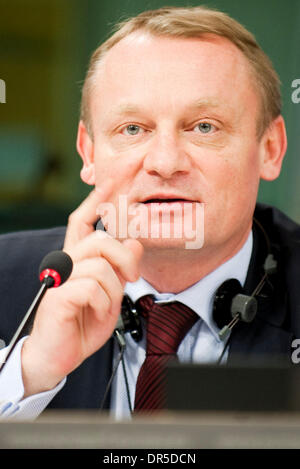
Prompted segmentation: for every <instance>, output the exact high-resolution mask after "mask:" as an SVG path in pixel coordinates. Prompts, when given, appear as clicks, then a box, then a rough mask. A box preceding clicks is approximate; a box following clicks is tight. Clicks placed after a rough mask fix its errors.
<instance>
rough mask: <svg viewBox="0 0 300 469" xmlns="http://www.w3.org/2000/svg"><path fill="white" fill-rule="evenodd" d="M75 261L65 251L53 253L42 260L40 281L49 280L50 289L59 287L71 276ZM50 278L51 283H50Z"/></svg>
mask: <svg viewBox="0 0 300 469" xmlns="http://www.w3.org/2000/svg"><path fill="white" fill-rule="evenodd" d="M72 269H73V261H72V259H71V257H70V256H69V255H68V254H67V253H65V252H64V251H52V252H49V254H47V255H46V256H45V257H44V259H43V260H42V262H41V264H40V268H39V276H40V281H41V282H43V281H44V279H47V284H48V287H49V288H50V287H58V286H59V285H61V284H62V283H64V282H65V281H66V280H68V278H69V277H70V275H71V272H72ZM49 278H50V280H51V281H50V282H48V280H49Z"/></svg>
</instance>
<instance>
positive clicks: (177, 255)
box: [141, 227, 251, 293]
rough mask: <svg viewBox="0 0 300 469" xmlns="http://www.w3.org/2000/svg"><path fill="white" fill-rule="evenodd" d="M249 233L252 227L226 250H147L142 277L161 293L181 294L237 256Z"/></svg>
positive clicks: (205, 247)
mask: <svg viewBox="0 0 300 469" xmlns="http://www.w3.org/2000/svg"><path fill="white" fill-rule="evenodd" d="M250 230H251V227H249V229H248V230H247V231H246V232H245V233H244V235H243V236H242V237H241V238H240V239H239V240H238V241H237V240H236V239H234V240H231V241H230V242H229V243H228V244H227V245H226V246H224V245H222V246H220V247H216V246H203V247H202V248H201V249H199V250H186V249H159V248H157V249H145V252H144V256H143V260H142V263H141V276H142V277H143V278H144V279H145V280H146V281H147V282H148V283H150V284H151V285H152V286H153V287H154V288H155V289H156V290H157V291H158V292H159V293H164V292H165V293H166V292H168V293H179V292H181V291H183V290H185V289H187V288H189V287H190V286H191V285H194V284H195V283H197V282H198V281H199V280H201V279H202V278H204V277H206V276H207V275H208V274H210V273H211V272H213V271H214V270H215V269H217V268H218V267H219V266H221V265H222V264H224V263H225V262H227V261H228V260H229V259H231V258H232V257H233V256H234V255H235V254H237V253H238V252H239V250H240V249H241V248H242V247H243V245H244V244H245V242H246V240H247V238H248V236H249V233H250ZM170 272H171V275H170Z"/></svg>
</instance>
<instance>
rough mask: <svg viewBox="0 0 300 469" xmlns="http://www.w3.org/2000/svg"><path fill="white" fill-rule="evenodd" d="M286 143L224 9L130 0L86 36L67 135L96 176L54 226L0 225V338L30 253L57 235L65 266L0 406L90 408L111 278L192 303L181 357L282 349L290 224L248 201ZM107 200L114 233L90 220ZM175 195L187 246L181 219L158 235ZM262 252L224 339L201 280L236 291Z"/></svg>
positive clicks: (98, 390)
mask: <svg viewBox="0 0 300 469" xmlns="http://www.w3.org/2000/svg"><path fill="white" fill-rule="evenodd" d="M286 145H287V143H286V132H285V125H284V120H283V117H282V116H281V114H280V93H279V80H278V78H277V76H276V73H275V72H274V70H273V68H272V65H271V63H270V61H269V60H268V58H267V57H266V56H265V55H264V53H263V52H262V51H261V50H260V48H259V47H258V46H257V44H256V42H255V39H254V38H253V36H252V35H251V34H250V33H249V32H247V31H246V30H245V29H244V28H243V27H242V26H241V25H239V24H238V23H237V22H235V21H234V20H232V19H230V18H229V17H228V16H227V15H225V14H223V13H220V12H216V11H213V10H210V9H207V8H202V7H199V8H183V9H180V8H164V9H161V10H157V11H153V12H145V13H142V14H141V15H139V16H138V17H136V18H133V19H132V20H130V21H129V22H126V23H125V24H124V25H123V26H122V27H121V28H120V29H119V31H118V32H117V33H115V34H114V35H113V36H112V37H111V38H110V39H108V41H106V43H104V44H103V45H102V46H101V47H100V48H99V49H97V51H96V52H95V53H94V55H93V57H92V60H91V64H90V68H89V71H88V74H87V78H86V81H85V84H84V88H83V98H82V113H81V120H80V123H79V128H78V138H77V149H78V152H79V154H80V156H81V158H82V161H83V168H82V171H81V178H82V180H83V181H84V182H86V183H87V184H90V185H92V186H95V190H93V191H92V192H91V194H90V195H89V197H88V198H87V199H86V200H85V201H84V202H83V204H82V205H81V206H80V207H79V208H78V209H77V210H76V211H75V212H74V213H73V214H72V215H71V217H70V219H69V224H68V228H67V233H66V237H65V239H64V230H62V229H54V230H50V231H49V230H47V231H45V232H36V233H29V234H24V233H23V234H19V235H18V234H14V235H7V236H4V237H3V238H2V240H1V250H2V252H3V253H4V252H5V256H6V258H7V259H8V261H7V262H6V263H5V265H4V266H3V273H4V272H5V276H4V274H2V278H4V280H3V282H2V288H3V293H2V295H1V297H2V299H3V307H2V311H3V312H2V319H1V334H2V337H3V338H4V340H5V341H6V342H7V341H8V340H9V338H10V337H11V335H12V333H13V331H14V330H15V328H16V327H17V324H18V322H20V319H21V317H22V312H23V311H24V310H25V305H28V304H29V303H30V301H31V298H32V297H33V294H34V291H35V290H34V289H35V288H37V285H36V284H33V283H32V285H31V286H28V282H30V277H33V276H35V275H36V270H37V268H38V265H39V262H40V260H41V259H42V257H43V255H44V254H46V253H47V252H48V251H50V250H52V249H58V248H62V247H63V249H64V250H65V251H66V252H67V253H68V254H69V255H70V256H71V258H72V259H73V262H74V268H73V272H72V275H71V278H70V279H69V280H68V281H67V282H66V283H65V284H64V285H62V286H61V287H59V288H58V289H57V290H55V289H54V290H50V291H49V292H47V294H46V296H45V298H44V299H43V301H42V303H41V305H40V307H39V308H38V311H37V314H36V318H35V322H34V325H33V328H32V331H31V333H30V335H29V336H28V337H26V338H24V339H23V340H22V341H21V342H20V343H19V345H18V346H17V347H16V349H15V351H14V352H13V354H12V356H11V358H10V359H9V363H7V366H6V367H5V368H4V370H3V373H2V375H1V376H0V384H1V387H2V391H1V393H0V400H2V415H3V417H10V416H15V417H20V418H34V417H35V416H37V415H38V414H39V413H40V412H41V411H42V410H43V409H44V408H45V407H46V406H47V405H49V407H62V408H97V407H98V408H99V406H100V402H101V400H102V399H103V396H104V393H105V389H106V388H107V383H108V380H109V377H110V375H111V372H112V369H111V367H112V363H113V361H115V360H116V356H117V351H118V350H117V346H116V345H115V346H114V347H115V348H114V349H113V344H112V341H111V340H110V338H111V336H112V334H113V331H114V329H115V327H116V323H117V319H118V316H119V314H120V307H121V302H122V298H123V294H124V291H125V292H126V293H127V294H128V295H129V297H130V298H131V300H132V301H133V302H137V300H139V299H140V298H143V297H145V295H149V294H152V295H154V299H155V300H156V301H157V300H160V301H162V302H165V303H168V302H170V301H171V302H173V301H174V300H177V301H179V302H180V303H181V304H183V305H185V306H187V307H188V308H189V309H191V310H193V312H194V313H193V314H196V316H197V319H198V320H197V321H196V322H195V323H194V325H192V327H191V328H190V330H189V331H188V332H187V334H186V335H185V337H184V338H182V341H181V343H180V345H179V348H178V356H179V359H180V360H182V361H190V360H192V361H195V362H216V361H218V360H223V362H225V363H228V364H230V363H231V361H232V360H233V358H234V356H235V355H236V354H239V355H240V354H242V355H246V356H247V358H249V357H251V356H252V355H256V354H284V355H286V356H290V353H291V342H292V339H293V338H294V337H297V335H298V333H299V325H300V323H299V315H300V309H299V308H300V298H299V293H298V289H297V286H296V285H297V279H298V280H299V255H300V253H299V238H300V231H299V227H298V226H297V225H296V224H295V223H293V222H292V221H291V220H289V219H288V218H287V217H285V216H284V215H283V214H281V213H280V212H279V211H277V210H276V209H273V208H271V207H263V206H257V207H256V197H257V191H258V186H259V181H260V178H262V179H265V180H273V179H275V178H277V177H278V175H279V173H280V170H281V165H282V161H283V158H284V154H285V151H286ZM124 200H125V202H126V207H127V208H126V210H125V212H126V213H124V203H123V202H124ZM161 202H164V205H158V204H159V203H161ZM109 203H110V204H112V206H113V207H115V209H116V212H115V215H116V217H115V218H116V220H117V221H118V222H117V223H116V227H115V228H116V234H115V233H114V229H113V228H112V226H111V224H110V223H108V222H107V220H106V222H105V221H104V222H103V223H104V225H105V228H106V232H104V231H103V230H100V231H99V230H96V231H95V224H96V223H97V221H98V218H99V206H102V207H103V205H101V204H109ZM184 206H185V207H188V208H189V213H190V215H191V220H192V222H193V226H194V227H195V226H196V230H198V231H199V230H201V229H204V242H203V245H202V244H201V246H200V247H199V246H198V248H196V249H188V248H187V241H188V239H187V236H186V235H185V233H184V232H182V234H181V236H180V237H178V236H177V237H176V236H173V237H172V236H168V237H164V236H163V235H162V231H160V232H159V233H160V234H159V235H158V236H157V228H163V227H164V225H165V224H167V225H168V226H169V227H170V228H171V231H172V230H173V232H174V231H176V229H177V227H178V224H179V221H180V220H179V218H180V213H179V212H180V210H179V209H180V207H184ZM106 207H108V205H106ZM141 207H143V210H142V211H143V213H144V214H145V213H146V218H144V221H145V220H146V221H149V220H150V221H151V222H152V224H151V227H150V224H149V227H147V229H146V232H145V231H144V232H143V234H142V235H140V236H139V239H134V236H131V237H130V233H129V231H128V232H126V234H125V235H124V234H123V229H120V225H121V221H122V220H123V219H124V217H125V218H127V220H128V225H129V224H130V221H132V220H133V218H134V213H136V212H135V209H137V208H141ZM174 207H175V211H174V210H173V208H174ZM178 207H179V208H178ZM199 207H202V208H203V213H204V221H203V222H202V223H199V217H200V215H201V213H202V212H201V210H198V209H199ZM176 210H177V212H176ZM255 210H256V211H255ZM254 211H255V217H254V218H253V214H254ZM171 212H172V213H171ZM170 213H171V215H170V218H169V220H168V219H167V221H164V220H165V219H164V218H163V215H165V214H170ZM182 213H184V211H181V215H182ZM200 218H201V217H200ZM254 219H255V220H256V221H255V222H254ZM183 221H185V219H184V220H183ZM153 229H154V231H155V233H156V235H155V236H153V235H152V234H153V231H151V230H153ZM125 231H126V230H125ZM114 235H116V236H115V237H114ZM196 236H197V233H196ZM268 254H272V255H274V256H275V258H276V262H277V271H278V272H277V275H276V276H275V280H274V281H273V284H272V286H273V290H272V292H271V293H270V292H269V293H268V294H267V295H266V300H267V301H266V303H267V306H266V305H261V304H260V303H259V310H258V313H257V315H256V317H255V318H254V320H253V321H252V322H251V323H249V324H246V323H243V322H241V321H240V323H239V324H237V325H236V326H235V327H234V329H233V330H232V331H231V335H230V341H229V342H228V346H227V347H225V345H224V342H222V340H220V338H219V335H218V333H219V331H220V327H221V326H220V324H219V325H218V324H217V323H216V319H215V318H214V317H213V314H212V310H213V302H214V297H215V293H216V291H217V289H218V288H219V286H220V285H221V284H222V283H223V282H224V281H226V280H228V279H231V278H235V279H237V280H239V282H240V283H241V285H243V286H244V287H245V292H246V293H247V294H248V295H251V294H252V293H253V292H254V290H255V289H256V287H257V286H258V285H259V283H260V281H261V280H262V279H265V277H264V270H263V266H264V262H265V259H266V257H267V255H268ZM3 256H4V254H3ZM3 256H2V258H3ZM29 261H30V264H29ZM20 266H22V274H21V275H20ZM16 272H17V273H16ZM21 278H22V279H21ZM14 279H15V282H14V281H13V280H14ZM265 283H266V282H265ZM267 283H268V285H265V286H266V287H267V288H268V289H270V283H272V282H270V281H269V280H268V282H267ZM14 295H17V298H15V297H14ZM175 309H176V308H175ZM168 311H171V310H168ZM172 314H173V313H171V312H170V313H169V316H166V318H169V320H170V322H172V320H173V315H172ZM174 314H175V313H174ZM226 314H227V315H228V312H226V313H225V316H226ZM149 317H150V316H149ZM164 320H165V321H167V319H164ZM217 322H218V321H217ZM149 323H150V321H148V325H147V319H146V320H145V321H144V320H143V327H144V336H143V340H142V341H141V342H138V343H136V342H135V341H134V340H132V338H131V337H130V336H129V334H126V342H127V348H126V352H125V363H126V366H127V374H128V376H127V377H128V380H129V388H130V392H129V393H127V394H128V395H127V396H126V380H125V377H124V375H123V371H122V369H121V367H119V368H118V372H117V375H116V379H115V380H114V383H113V389H112V392H111V395H110V400H109V402H107V403H106V405H107V406H109V407H110V408H111V409H113V412H114V413H115V415H117V416H125V415H128V414H129V411H130V407H131V406H133V401H134V395H133V394H134V392H135V387H136V383H137V381H138V376H139V373H140V370H141V367H142V364H143V362H144V360H145V350H146V348H147V346H148V342H149V340H150V339H149V332H147V333H146V329H147V327H148V326H149ZM165 327H168V326H167V324H166V325H165ZM161 328H162V329H164V326H161ZM147 334H148V335H147ZM147 355H148V352H147ZM155 366H156V365H155V364H154V365H153V367H154V368H153V369H155ZM150 368H151V367H150ZM66 377H67V378H66ZM130 400H131V406H130V405H129V404H128V402H127V401H130Z"/></svg>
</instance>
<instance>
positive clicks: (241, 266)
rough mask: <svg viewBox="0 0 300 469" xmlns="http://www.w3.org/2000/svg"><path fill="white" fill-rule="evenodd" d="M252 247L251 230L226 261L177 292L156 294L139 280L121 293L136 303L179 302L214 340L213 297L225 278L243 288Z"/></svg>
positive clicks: (151, 287) (215, 329)
mask: <svg viewBox="0 0 300 469" xmlns="http://www.w3.org/2000/svg"><path fill="white" fill-rule="evenodd" d="M252 247H253V234H252V230H251V231H250V233H249V236H248V238H247V241H246V242H245V243H244V245H243V246H242V248H241V249H240V250H239V251H238V252H237V253H236V254H235V255H234V256H233V257H232V258H231V259H229V260H228V261H226V262H225V263H224V264H222V265H220V266H219V267H218V268H217V269H215V270H214V271H213V272H211V273H210V274H208V275H207V276H206V277H204V278H202V279H201V280H199V282H197V283H195V284H194V285H192V286H191V287H189V288H187V289H186V290H183V291H182V292H180V293H177V294H174V293H159V292H158V291H157V290H156V289H155V288H154V287H153V286H152V285H150V284H149V283H148V282H147V281H146V280H145V279H143V278H142V277H140V278H139V280H138V281H137V282H130V283H127V284H126V286H125V293H126V294H127V295H128V296H129V297H130V298H131V300H132V301H133V302H136V301H137V300H138V299H139V298H141V297H142V296H144V295H154V298H155V299H156V300H163V301H164V302H169V301H180V302H181V303H184V304H185V305H186V306H188V307H189V308H191V309H193V310H194V311H195V312H196V313H197V314H198V315H199V316H200V318H201V319H202V320H203V321H205V323H206V324H207V326H208V327H209V328H210V330H211V331H212V333H213V334H214V335H215V336H216V337H218V332H219V328H218V327H217V325H216V324H215V322H214V320H213V318H212V309H213V301H214V296H215V293H216V291H217V289H218V288H219V286H220V285H221V284H222V283H223V282H225V280H228V279H229V278H235V279H237V280H238V281H239V282H240V283H241V285H242V286H244V284H245V281H246V276H247V271H248V267H249V263H250V258H251V252H252Z"/></svg>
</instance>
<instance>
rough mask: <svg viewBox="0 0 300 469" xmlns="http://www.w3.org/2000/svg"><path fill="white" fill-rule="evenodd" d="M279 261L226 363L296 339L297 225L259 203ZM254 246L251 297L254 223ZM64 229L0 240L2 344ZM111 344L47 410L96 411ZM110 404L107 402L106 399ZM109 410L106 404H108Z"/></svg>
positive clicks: (299, 332) (299, 295) (287, 352)
mask: <svg viewBox="0 0 300 469" xmlns="http://www.w3.org/2000/svg"><path fill="white" fill-rule="evenodd" d="M254 217H255V219H257V220H258V221H259V222H260V224H261V225H262V226H263V228H264V230H265V231H266V233H267V236H268V238H269V240H270V242H271V251H272V253H274V254H275V257H276V258H277V259H278V274H277V275H276V277H275V278H274V280H272V283H273V292H272V295H267V297H266V298H260V300H259V309H258V313H257V315H256V317H255V319H254V321H253V322H252V323H250V324H246V323H240V324H238V325H237V326H235V328H234V329H233V333H232V335H231V339H230V343H229V355H228V365H231V364H233V363H234V362H235V359H237V358H239V359H240V357H244V358H245V357H246V358H247V361H248V360H249V358H251V357H256V356H260V357H263V356H267V355H282V356H285V357H287V358H290V356H291V341H292V340H293V338H300V227H299V225H297V224H296V223H294V222H293V221H292V220H290V219H289V218H287V217H286V216H285V215H284V214H283V213H282V212H280V211H279V210H277V209H275V208H272V207H268V206H266V205H262V204H257V207H256V210H255V214H254ZM253 228H254V246H253V252H252V257H251V261H250V266H249V270H248V274H247V279H246V284H245V291H246V293H248V294H251V293H252V292H253V291H254V289H255V287H256V286H257V284H258V283H259V281H260V279H261V278H262V275H263V270H262V266H263V263H264V260H265V257H266V255H267V252H268V251H267V244H266V240H265V237H264V236H263V234H262V230H261V229H257V225H256V224H254V226H253ZM64 235H65V228H63V227H61V228H54V229H50V230H40V231H28V232H19V233H12V234H7V235H2V236H0V259H1V265H0V279H1V281H0V298H1V309H0V338H2V339H4V341H5V342H6V344H8V343H9V341H10V340H11V338H12V336H13V334H14V332H15V330H16V328H17V326H18V325H19V323H20V322H21V319H22V318H23V316H24V314H25V312H26V311H27V309H28V307H29V305H30V304H31V302H32V300H33V298H34V296H35V295H36V293H37V291H38V289H39V280H38V268H39V264H40V262H41V260H42V258H43V257H44V255H45V254H47V253H48V252H50V251H52V250H55V249H61V248H62V246H63V240H64ZM112 348H113V347H112V340H109V341H108V342H107V343H106V344H105V345H104V346H103V347H102V348H101V349H100V350H99V351H98V352H96V353H95V354H94V355H93V356H91V357H89V358H88V359H87V360H86V361H85V362H84V363H83V364H82V365H81V366H80V367H78V368H77V369H76V370H75V371H74V372H72V373H71V374H70V375H69V376H68V379H67V383H66V385H65V386H64V388H63V389H62V390H61V391H60V392H59V393H58V394H57V395H56V397H55V398H54V399H53V401H52V402H51V403H50V404H49V407H50V408H65V409H76V408H77V409H78V408H86V409H88V408H99V406H100V403H101V401H102V398H103V395H104V392H105V388H106V385H107V382H108V379H109V377H110V374H111V364H112ZM108 400H109V398H108ZM106 407H109V402H107V403H106Z"/></svg>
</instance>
